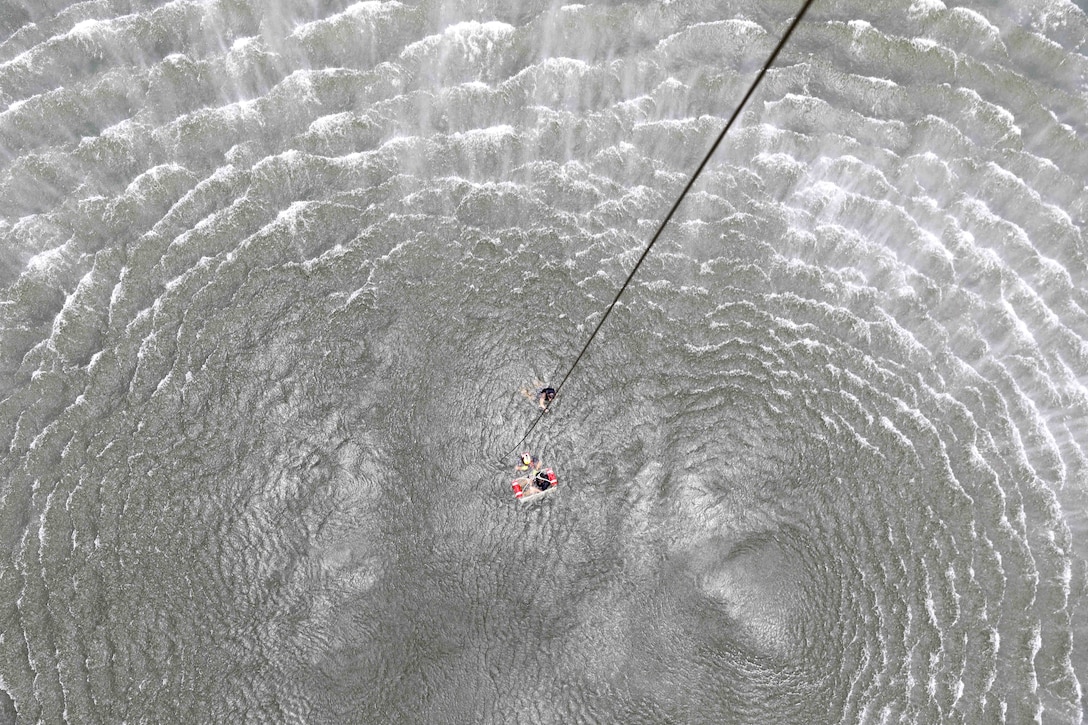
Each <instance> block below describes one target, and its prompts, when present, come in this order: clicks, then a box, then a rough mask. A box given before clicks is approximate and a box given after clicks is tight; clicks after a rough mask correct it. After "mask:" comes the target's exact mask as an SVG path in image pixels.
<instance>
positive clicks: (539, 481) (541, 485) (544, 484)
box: [533, 470, 552, 491]
mask: <svg viewBox="0 0 1088 725" xmlns="http://www.w3.org/2000/svg"><path fill="white" fill-rule="evenodd" d="M551 485H552V482H551V480H549V479H548V472H547V471H544V470H538V471H537V472H536V475H535V476H533V488H536V489H537V490H538V491H547V490H548V489H549V488H551Z"/></svg>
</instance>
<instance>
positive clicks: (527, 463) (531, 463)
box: [514, 452, 543, 477]
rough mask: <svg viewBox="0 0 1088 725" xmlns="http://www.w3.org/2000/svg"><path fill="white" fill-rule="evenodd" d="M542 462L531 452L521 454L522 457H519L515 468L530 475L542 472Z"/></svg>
mask: <svg viewBox="0 0 1088 725" xmlns="http://www.w3.org/2000/svg"><path fill="white" fill-rule="evenodd" d="M542 465H543V464H541V462H540V459H538V458H535V457H534V456H533V455H532V454H530V453H529V452H525V453H522V454H521V458H519V459H518V465H516V466H514V470H515V471H517V472H518V473H528V474H529V476H530V477H532V476H534V475H537V474H539V473H540V467H541V466H542Z"/></svg>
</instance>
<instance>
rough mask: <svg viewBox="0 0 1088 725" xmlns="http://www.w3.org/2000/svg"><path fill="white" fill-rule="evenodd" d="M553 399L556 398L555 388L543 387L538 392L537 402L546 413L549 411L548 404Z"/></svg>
mask: <svg viewBox="0 0 1088 725" xmlns="http://www.w3.org/2000/svg"><path fill="white" fill-rule="evenodd" d="M553 400H555V388H541V389H540V390H538V391H537V393H536V404H537V405H539V406H540V409H541V410H543V411H544V412H545V413H547V412H548V406H549V405H551V404H552V401H553Z"/></svg>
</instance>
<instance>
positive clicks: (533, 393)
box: [521, 380, 555, 413]
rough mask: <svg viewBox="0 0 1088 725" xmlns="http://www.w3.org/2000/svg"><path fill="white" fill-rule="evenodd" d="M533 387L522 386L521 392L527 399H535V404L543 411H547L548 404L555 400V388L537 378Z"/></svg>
mask: <svg viewBox="0 0 1088 725" xmlns="http://www.w3.org/2000/svg"><path fill="white" fill-rule="evenodd" d="M535 386H536V387H535V388H533V389H529V388H522V389H521V394H522V395H524V396H525V397H526V398H528V399H529V400H532V401H535V402H536V404H537V406H539V407H540V409H541V410H543V411H544V412H545V413H547V412H548V406H549V405H551V402H552V401H553V400H555V388H553V387H551V386H545V385H544V383H542V382H540V381H539V380H537V381H536V383H535Z"/></svg>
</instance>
